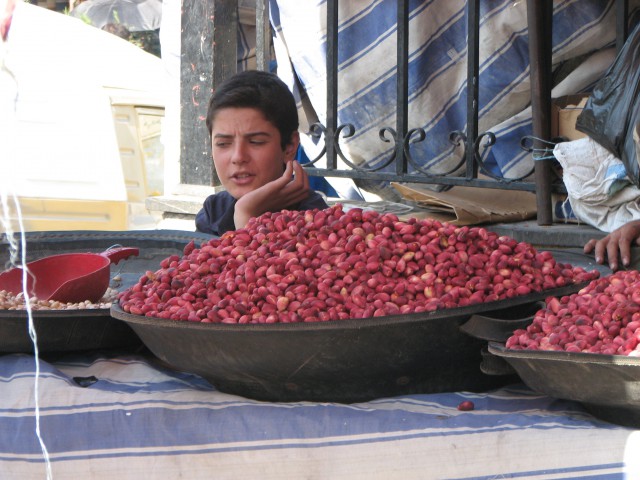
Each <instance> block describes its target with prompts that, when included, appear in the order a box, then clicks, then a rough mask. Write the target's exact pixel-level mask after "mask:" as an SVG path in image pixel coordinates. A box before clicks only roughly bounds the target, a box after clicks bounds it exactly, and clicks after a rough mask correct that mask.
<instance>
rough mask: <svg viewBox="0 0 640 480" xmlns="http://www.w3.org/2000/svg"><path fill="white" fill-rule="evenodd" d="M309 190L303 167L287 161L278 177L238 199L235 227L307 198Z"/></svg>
mask: <svg viewBox="0 0 640 480" xmlns="http://www.w3.org/2000/svg"><path fill="white" fill-rule="evenodd" d="M309 191H310V187H309V177H308V175H307V172H305V170H304V168H302V166H301V165H300V164H299V163H298V162H297V161H295V160H292V161H290V162H287V165H286V167H285V170H284V173H283V174H282V176H281V177H280V178H278V179H276V180H273V181H271V182H269V183H267V184H265V185H263V186H262V187H260V188H257V189H255V190H253V191H251V192H249V193H245V194H244V195H243V196H242V197H240V199H238V201H237V202H236V206H235V213H234V216H233V221H234V224H235V227H236V228H243V227H245V226H246V225H247V222H248V221H249V219H250V218H251V217H257V216H258V215H262V214H263V213H265V212H276V211H280V210H282V209H284V208H286V207H288V206H291V205H295V204H296V203H299V202H301V201H302V200H304V199H305V198H307V196H308V195H309Z"/></svg>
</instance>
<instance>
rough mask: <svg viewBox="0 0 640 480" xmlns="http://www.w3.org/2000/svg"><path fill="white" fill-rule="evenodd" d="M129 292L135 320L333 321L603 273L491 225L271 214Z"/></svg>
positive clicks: (174, 260) (357, 213)
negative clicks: (501, 232) (562, 259)
mask: <svg viewBox="0 0 640 480" xmlns="http://www.w3.org/2000/svg"><path fill="white" fill-rule="evenodd" d="M160 267H161V268H160V269H159V270H157V271H155V272H152V271H148V272H146V274H145V275H143V276H142V277H141V278H140V280H139V281H138V283H136V284H135V285H133V286H132V287H130V288H129V289H127V290H125V291H123V292H121V293H120V296H119V303H120V306H121V307H122V309H123V310H124V311H125V312H128V313H131V314H134V315H146V316H150V317H159V318H166V319H174V320H187V321H192V322H211V323H241V324H246V323H294V322H324V321H329V320H345V319H357V318H369V317H380V316H390V315H399V314H408V313H415V312H429V311H434V310H438V309H444V308H453V307H462V306H465V305H473V304H479V303H483V302H492V301H496V300H500V299H506V298H512V297H516V296H520V295H527V294H529V293H531V292H540V291H543V290H548V289H553V288H557V287H562V286H565V285H569V284H576V283H583V282H584V283H586V282H589V281H591V280H593V279H594V278H597V277H598V272H597V271H595V270H594V271H591V272H587V271H585V270H584V269H582V268H580V267H572V266H571V265H568V264H561V263H557V262H556V261H555V259H554V258H553V255H552V254H551V253H550V252H545V251H543V252H538V251H536V249H534V248H533V247H532V246H531V245H530V244H527V243H524V242H517V241H516V240H514V239H513V238H510V237H507V236H498V235H497V234H495V233H492V232H490V231H488V230H486V229H485V228H481V227H468V226H462V227H460V226H454V225H451V224H447V223H441V222H438V221H434V220H431V219H425V220H418V219H415V218H413V219H409V220H407V221H400V220H399V219H398V217H397V216H396V215H393V214H390V213H385V214H381V213H378V212H375V211H369V210H364V211H363V210H362V209H358V208H353V209H350V210H348V211H346V212H345V211H343V208H342V206H341V205H336V206H333V207H330V208H327V209H325V210H317V209H316V210H307V211H300V212H298V211H288V210H284V211H281V212H277V213H266V214H264V215H261V216H259V217H257V218H253V219H251V220H250V222H249V223H248V224H247V226H246V227H245V228H243V229H238V230H235V231H231V232H227V233H225V234H224V235H222V236H221V237H220V238H214V239H211V240H210V241H207V242H205V243H203V244H202V245H201V246H200V248H197V247H196V246H195V244H194V243H193V242H191V243H190V244H189V245H187V246H186V247H185V249H184V255H183V256H182V258H180V257H179V256H178V255H172V256H170V257H168V258H166V259H164V260H163V261H162V262H161V263H160Z"/></svg>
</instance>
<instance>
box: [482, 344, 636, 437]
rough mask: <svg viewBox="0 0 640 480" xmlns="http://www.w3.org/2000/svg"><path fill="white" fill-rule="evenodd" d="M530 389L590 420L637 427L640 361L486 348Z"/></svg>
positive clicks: (614, 357)
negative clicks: (578, 409) (576, 406)
mask: <svg viewBox="0 0 640 480" xmlns="http://www.w3.org/2000/svg"><path fill="white" fill-rule="evenodd" d="M489 352H490V353H491V354H493V355H496V356H498V357H501V358H503V359H505V360H506V361H507V362H508V363H509V364H510V365H511V366H512V367H513V368H514V370H515V371H516V372H517V373H518V375H519V376H520V378H521V379H522V381H523V382H524V383H525V384H526V385H527V386H528V387H529V388H531V389H532V390H534V391H536V392H539V393H543V394H545V395H549V396H550V397H555V398H562V399H564V400H574V401H577V402H580V403H582V404H583V405H584V407H585V409H587V410H588V411H589V412H591V413H592V414H593V415H594V416H596V417H598V418H601V419H603V420H606V421H608V422H611V423H616V424H619V425H624V426H629V427H633V428H640V358H638V357H627V356H623V355H602V354H597V353H571V352H557V351H540V350H511V349H507V348H506V347H505V346H504V344H502V343H497V342H491V343H489Z"/></svg>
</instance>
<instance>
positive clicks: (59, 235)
mask: <svg viewBox="0 0 640 480" xmlns="http://www.w3.org/2000/svg"><path fill="white" fill-rule="evenodd" d="M24 235H25V239H26V258H27V262H29V261H32V260H36V259H38V258H42V257H46V256H49V255H55V254H59V253H83V252H101V251H104V250H105V249H107V248H109V247H111V246H113V245H124V246H130V247H138V248H139V249H140V252H139V255H138V256H137V257H131V258H130V259H128V260H123V261H120V262H119V263H118V264H116V265H111V266H110V274H111V282H110V286H111V287H112V288H115V289H117V290H123V289H125V288H128V287H130V286H131V285H133V284H135V283H136V282H137V281H138V280H139V278H140V276H141V275H143V274H144V272H146V271H147V270H156V269H157V268H158V264H159V263H160V261H161V260H162V259H164V258H166V257H168V256H169V255H172V254H174V253H175V254H182V250H183V249H184V246H185V245H186V244H187V243H189V242H190V241H191V240H195V241H197V242H200V243H201V242H204V241H206V240H207V239H210V238H211V236H209V235H203V234H199V233H195V232H184V231H174V230H153V231H150V230H140V231H124V232H103V231H63V232H26V233H25V234H24ZM17 240H20V238H18V239H17ZM22 247H23V246H22V245H19V248H20V255H19V257H20V256H21V253H22ZM9 255H10V251H9V242H8V240H7V238H6V237H3V238H2V239H0V267H4V266H7V262H8V260H9ZM32 321H33V327H34V330H35V332H36V336H37V346H38V351H39V353H43V354H44V353H57V352H68V351H79V350H93V349H106V348H136V347H141V346H142V342H141V341H140V338H138V336H137V335H136V334H135V332H134V331H133V330H132V329H131V328H130V327H129V326H128V325H127V324H125V323H123V322H121V321H119V320H116V319H114V318H113V317H111V315H110V311H109V308H98V309H93V310H89V309H81V310H33V311H32ZM34 350H35V347H34V344H33V341H32V339H31V336H30V335H29V317H28V315H27V312H26V311H25V310H2V309H0V354H3V353H32V352H33V351H34Z"/></svg>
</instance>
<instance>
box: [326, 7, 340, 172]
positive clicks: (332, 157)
mask: <svg viewBox="0 0 640 480" xmlns="http://www.w3.org/2000/svg"><path fill="white" fill-rule="evenodd" d="M337 128H338V0H327V120H326V130H325V145H326V148H327V168H328V169H335V168H337V153H336V145H335V143H336V142H337V141H338V139H337V138H336V137H335V135H336V130H337Z"/></svg>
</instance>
